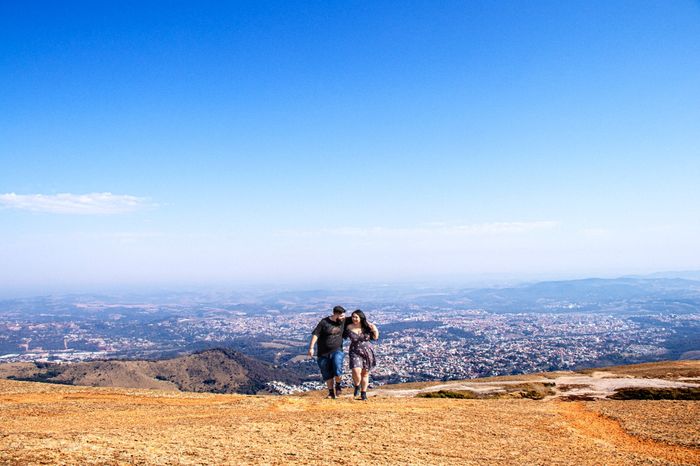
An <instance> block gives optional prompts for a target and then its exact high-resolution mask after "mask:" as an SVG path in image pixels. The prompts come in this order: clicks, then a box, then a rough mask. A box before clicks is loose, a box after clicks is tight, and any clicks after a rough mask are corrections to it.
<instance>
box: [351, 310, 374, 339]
mask: <svg viewBox="0 0 700 466" xmlns="http://www.w3.org/2000/svg"><path fill="white" fill-rule="evenodd" d="M352 314H353V315H354V314H357V315H358V317H359V318H360V328H361V329H362V331H363V332H367V333H369V334H370V335H371V334H372V329H371V328H369V324H368V323H367V317H365V313H364V312H362V311H361V310H359V309H356V310H355V312H353V313H352ZM351 317H352V316H351Z"/></svg>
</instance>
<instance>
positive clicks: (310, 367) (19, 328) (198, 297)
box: [0, 278, 700, 391]
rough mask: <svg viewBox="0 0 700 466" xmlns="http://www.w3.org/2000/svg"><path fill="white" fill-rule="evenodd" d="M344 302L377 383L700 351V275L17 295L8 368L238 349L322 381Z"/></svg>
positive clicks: (3, 357)
mask: <svg viewBox="0 0 700 466" xmlns="http://www.w3.org/2000/svg"><path fill="white" fill-rule="evenodd" d="M336 304H342V305H344V306H345V307H346V308H347V309H348V310H349V311H351V310H354V309H356V308H361V309H363V310H364V311H365V312H366V313H367V315H368V317H369V318H370V320H371V321H373V322H375V323H376V324H377V326H378V327H379V329H380V332H381V337H380V339H379V341H377V342H376V343H375V344H376V352H377V356H378V366H377V369H376V370H375V372H374V373H373V381H374V383H375V384H383V383H397V382H411V381H428V380H450V379H468V378H475V377H490V376H497V375H511V374H521V373H532V372H539V371H553V370H568V369H577V368H585V367H594V366H601V365H610V364H623V363H637V362H647V361H657V360H663V359H681V358H691V359H697V358H700V281H696V280H687V279H678V278H620V279H588V280H573V281H561V282H541V283H534V284H526V285H520V286H515V287H510V288H482V289H439V288H423V289H415V288H401V287H368V288H366V289H345V290H314V291H303V292H284V293H260V294H253V293H247V294H242V293H229V294H226V293H219V294H211V295H207V294H196V293H172V294H168V293H165V294H161V295H151V296H146V295H141V296H97V295H94V296H92V295H68V296H50V297H37V298H31V299H16V300H5V301H0V362H66V363H67V362H72V361H88V360H95V359H114V358H121V359H125V358H126V359H137V358H138V359H142V358H148V359H160V358H166V357H172V356H176V355H180V354H183V353H188V352H193V351H197V350H202V349H208V348H216V347H226V348H232V349H235V350H238V351H241V352H243V353H246V354H248V355H251V356H254V357H256V358H259V359H261V360H264V361H267V362H269V363H272V364H274V365H276V366H279V367H285V368H289V369H292V370H294V371H296V372H298V373H300V374H303V375H304V376H305V377H306V378H307V379H308V380H309V384H307V385H306V386H307V387H313V386H314V383H315V382H317V380H316V379H318V374H317V369H316V365H315V363H314V361H313V360H310V359H309V358H308V357H306V355H305V354H306V350H307V347H308V346H307V345H308V341H309V337H310V332H311V330H312V329H313V327H314V326H315V324H316V322H317V321H318V320H319V319H321V318H323V317H324V316H326V315H328V314H329V313H330V309H331V308H332V307H333V306H334V305H336ZM295 388H298V387H291V388H289V390H293V389H295ZM277 390H278V391H284V390H285V389H284V387H282V388H280V387H278V389H277Z"/></svg>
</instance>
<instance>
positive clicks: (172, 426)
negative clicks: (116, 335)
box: [0, 380, 700, 465]
mask: <svg viewBox="0 0 700 466" xmlns="http://www.w3.org/2000/svg"><path fill="white" fill-rule="evenodd" d="M698 431H700V402H697V401H632V402H630V401H611V400H601V401H595V402H564V401H559V400H556V399H551V400H540V401H535V400H530V399H479V400H461V399H424V398H416V397H407V396H403V397H402V396H386V395H382V396H375V397H373V398H371V399H370V400H369V401H368V402H361V401H354V400H353V399H352V398H351V397H350V396H349V395H343V396H342V397H341V398H340V399H338V400H326V399H323V398H322V397H321V394H312V395H308V396H286V397H275V396H243V395H213V394H199V393H183V392H173V391H157V390H131V389H118V388H93V387H71V386H60V385H48V384H41V383H34V382H17V381H8V380H0V464H275V465H282V464H285V465H286V464H320V463H325V464H345V465H354V464H459V465H472V464H473V465H477V464H479V465H482V464H577V465H581V464H583V465H587V464H590V465H593V464H608V465H615V464H629V465H632V464H664V465H666V464H700V444H699V442H698V434H697V433H698Z"/></svg>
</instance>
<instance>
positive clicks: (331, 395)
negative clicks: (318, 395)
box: [326, 388, 335, 400]
mask: <svg viewBox="0 0 700 466" xmlns="http://www.w3.org/2000/svg"><path fill="white" fill-rule="evenodd" d="M326 398H329V399H331V400H335V390H334V389H332V388H329V389H328V396H327V397H326Z"/></svg>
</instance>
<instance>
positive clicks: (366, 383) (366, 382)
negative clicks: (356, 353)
mask: <svg viewBox="0 0 700 466" xmlns="http://www.w3.org/2000/svg"><path fill="white" fill-rule="evenodd" d="M353 370H354V369H353ZM353 374H354V373H353ZM367 387H369V370H368V369H362V391H363V392H366V391H367Z"/></svg>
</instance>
